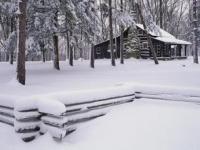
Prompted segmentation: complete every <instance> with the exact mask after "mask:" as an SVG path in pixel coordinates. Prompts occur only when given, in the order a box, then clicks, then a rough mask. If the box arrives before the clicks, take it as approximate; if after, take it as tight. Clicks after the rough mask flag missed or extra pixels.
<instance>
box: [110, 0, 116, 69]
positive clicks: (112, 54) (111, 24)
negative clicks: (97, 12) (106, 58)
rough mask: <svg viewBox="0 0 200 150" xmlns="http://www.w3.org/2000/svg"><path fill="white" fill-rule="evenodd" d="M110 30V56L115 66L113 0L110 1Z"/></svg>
mask: <svg viewBox="0 0 200 150" xmlns="http://www.w3.org/2000/svg"><path fill="white" fill-rule="evenodd" d="M109 29H110V55H111V65H112V66H115V65H116V64H115V56H114V50H113V23H112V0H109Z"/></svg>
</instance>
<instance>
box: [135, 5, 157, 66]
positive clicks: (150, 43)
mask: <svg viewBox="0 0 200 150" xmlns="http://www.w3.org/2000/svg"><path fill="white" fill-rule="evenodd" d="M136 7H137V9H138V13H139V15H140V18H141V21H142V24H143V26H144V30H145V32H146V36H147V41H148V44H149V47H150V51H151V53H152V56H153V59H154V62H155V64H156V65H157V64H159V63H158V59H157V57H156V52H155V50H154V48H153V44H152V41H151V38H150V35H149V33H148V31H147V26H146V24H145V21H144V17H143V15H142V11H141V6H140V5H139V4H138V3H137V4H136Z"/></svg>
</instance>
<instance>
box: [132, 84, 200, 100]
mask: <svg viewBox="0 0 200 150" xmlns="http://www.w3.org/2000/svg"><path fill="white" fill-rule="evenodd" d="M135 96H136V98H149V99H157V100H168V101H182V102H193V103H200V89H195V88H183V87H182V88H180V87H166V86H137V87H135Z"/></svg>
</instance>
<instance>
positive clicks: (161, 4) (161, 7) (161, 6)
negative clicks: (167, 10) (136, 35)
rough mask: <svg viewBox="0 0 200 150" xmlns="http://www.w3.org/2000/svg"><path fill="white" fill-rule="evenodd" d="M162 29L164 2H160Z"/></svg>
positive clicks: (161, 24) (161, 25)
mask: <svg viewBox="0 0 200 150" xmlns="http://www.w3.org/2000/svg"><path fill="white" fill-rule="evenodd" d="M160 28H163V2H162V0H160Z"/></svg>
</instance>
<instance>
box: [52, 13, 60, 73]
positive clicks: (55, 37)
mask: <svg viewBox="0 0 200 150" xmlns="http://www.w3.org/2000/svg"><path fill="white" fill-rule="evenodd" d="M57 23H58V12H56V13H55V26H56V27H57ZM53 45H54V60H53V61H54V68H55V69H56V70H60V66H59V48H58V35H57V34H56V33H54V35H53Z"/></svg>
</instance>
